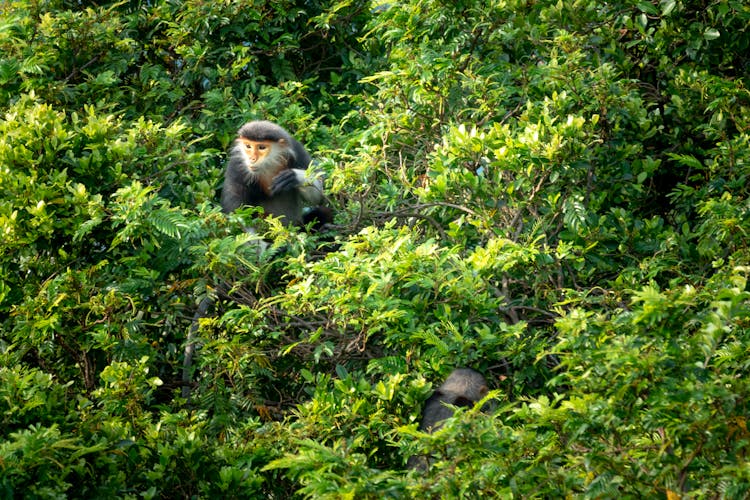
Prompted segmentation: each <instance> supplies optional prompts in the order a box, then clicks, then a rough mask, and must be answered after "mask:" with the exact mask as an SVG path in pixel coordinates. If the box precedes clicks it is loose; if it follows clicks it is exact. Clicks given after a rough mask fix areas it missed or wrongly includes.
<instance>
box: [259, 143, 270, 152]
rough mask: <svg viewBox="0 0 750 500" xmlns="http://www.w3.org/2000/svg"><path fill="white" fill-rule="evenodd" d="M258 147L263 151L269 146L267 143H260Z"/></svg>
mask: <svg viewBox="0 0 750 500" xmlns="http://www.w3.org/2000/svg"><path fill="white" fill-rule="evenodd" d="M258 149H260V150H261V151H265V150H266V149H268V146H266V145H265V144H258Z"/></svg>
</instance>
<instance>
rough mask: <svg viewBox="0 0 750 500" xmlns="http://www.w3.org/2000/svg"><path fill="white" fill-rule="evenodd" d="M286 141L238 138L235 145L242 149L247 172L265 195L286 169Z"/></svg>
mask: <svg viewBox="0 0 750 500" xmlns="http://www.w3.org/2000/svg"><path fill="white" fill-rule="evenodd" d="M286 144H287V141H285V140H283V139H281V140H279V141H254V140H251V139H248V138H246V137H238V138H237V145H238V146H240V147H241V148H242V151H243V153H244V155H245V159H246V163H245V165H246V166H247V168H248V170H249V171H250V173H251V174H252V176H253V177H254V178H255V182H257V183H258V185H259V186H260V187H261V189H262V190H263V191H264V192H265V193H266V194H270V189H271V182H272V181H273V179H274V177H276V175H278V173H279V172H281V171H282V170H283V169H285V168H287V156H286V155H285V154H284V151H286V149H287V148H286Z"/></svg>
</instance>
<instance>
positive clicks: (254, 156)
mask: <svg viewBox="0 0 750 500" xmlns="http://www.w3.org/2000/svg"><path fill="white" fill-rule="evenodd" d="M310 161H311V160H310V154H309V153H308V152H307V150H306V149H305V147H304V146H303V145H302V144H301V143H300V142H299V141H297V140H296V139H295V138H293V137H292V136H291V135H290V134H289V132H287V131H286V130H285V129H283V128H282V127H281V126H279V125H277V124H275V123H273V122H270V121H265V120H260V121H251V122H248V123H246V124H244V125H243V126H242V127H240V129H239V130H238V131H237V138H236V139H235V140H234V143H233V144H232V147H231V149H230V152H229V161H228V163H227V167H226V171H225V173H224V186H223V188H222V191H221V208H222V211H223V212H224V213H230V212H233V211H235V210H236V209H237V208H239V207H241V206H243V205H251V206H260V207H262V208H263V210H264V212H265V213H266V214H268V215H271V216H275V217H279V218H280V219H281V220H282V222H283V223H284V224H286V225H292V224H296V225H305V224H307V223H309V222H313V223H314V224H316V225H322V224H325V223H327V222H331V220H332V215H331V212H330V210H329V209H326V208H324V207H316V208H313V209H312V210H310V211H309V212H308V213H306V214H305V215H303V206H304V204H305V203H307V204H309V205H316V204H318V203H320V202H321V200H322V199H323V183H322V181H321V180H320V179H315V178H310V177H308V176H307V172H308V167H309V166H310Z"/></svg>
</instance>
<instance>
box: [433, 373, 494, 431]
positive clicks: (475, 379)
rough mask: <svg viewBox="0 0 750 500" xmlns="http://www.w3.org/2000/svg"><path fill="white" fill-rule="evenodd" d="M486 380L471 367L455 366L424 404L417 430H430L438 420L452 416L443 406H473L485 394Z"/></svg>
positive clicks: (437, 425)
mask: <svg viewBox="0 0 750 500" xmlns="http://www.w3.org/2000/svg"><path fill="white" fill-rule="evenodd" d="M488 392H489V389H488V388H487V381H486V380H485V379H484V377H483V376H482V374H481V373H479V372H477V371H475V370H472V369H471V368H457V369H455V370H453V372H451V374H450V375H448V378H447V379H445V382H443V385H441V386H440V387H438V388H437V390H436V391H435V392H434V393H433V394H432V396H430V397H429V398H428V399H427V401H426V402H425V404H424V411H423V412H422V422H421V423H420V424H419V430H422V431H425V432H432V431H434V430H435V429H437V428H439V427H440V422H442V421H443V420H445V419H446V418H450V417H452V416H453V410H452V409H451V408H448V407H447V406H445V404H446V403H447V404H450V405H453V406H461V407H463V406H473V405H474V403H476V402H477V401H479V400H480V399H482V398H483V397H485V396H486V395H487V393H488Z"/></svg>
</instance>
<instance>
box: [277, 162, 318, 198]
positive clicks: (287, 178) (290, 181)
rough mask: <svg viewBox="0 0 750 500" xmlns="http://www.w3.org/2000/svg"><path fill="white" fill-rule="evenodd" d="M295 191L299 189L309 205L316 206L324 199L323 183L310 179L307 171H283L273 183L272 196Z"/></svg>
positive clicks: (313, 178) (314, 178)
mask: <svg viewBox="0 0 750 500" xmlns="http://www.w3.org/2000/svg"><path fill="white" fill-rule="evenodd" d="M293 189H297V190H298V191H299V194H300V196H302V199H303V200H304V201H306V202H307V203H310V204H313V205H314V204H316V203H320V201H321V200H322V199H323V181H322V180H321V179H320V178H316V177H308V176H307V171H306V170H301V169H298V168H290V169H286V170H283V171H282V172H280V173H279V175H277V176H276V177H274V179H273V181H272V182H271V196H276V195H277V194H279V193H283V192H285V191H291V190H293Z"/></svg>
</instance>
